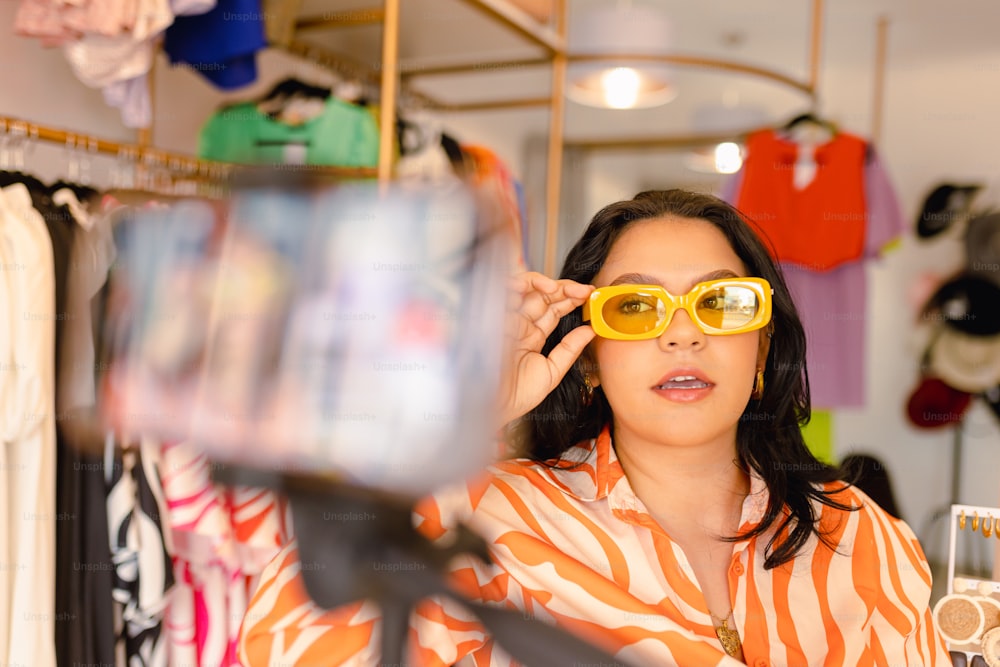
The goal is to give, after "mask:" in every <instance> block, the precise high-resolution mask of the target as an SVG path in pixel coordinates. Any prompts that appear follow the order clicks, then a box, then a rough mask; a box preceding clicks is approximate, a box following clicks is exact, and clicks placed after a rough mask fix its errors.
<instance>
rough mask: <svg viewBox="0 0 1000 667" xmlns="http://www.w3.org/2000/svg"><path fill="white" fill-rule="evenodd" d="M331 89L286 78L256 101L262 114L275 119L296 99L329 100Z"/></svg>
mask: <svg viewBox="0 0 1000 667" xmlns="http://www.w3.org/2000/svg"><path fill="white" fill-rule="evenodd" d="M330 92H331V89H330V88H324V87H322V86H314V85H312V84H308V83H306V82H304V81H302V80H300V79H297V78H295V77H293V76H290V77H286V78H284V79H282V80H281V81H279V82H278V83H276V84H274V86H272V87H271V89H270V90H269V91H267V93H265V94H264V95H263V96H261V97H259V98H257V99H256V100H255V102H256V104H257V108H258V109H259V110H260V111H261V113H266V114H267V115H268V116H271V117H272V118H275V117H276V116H279V115H281V112H282V111H284V109H285V107H286V106H287V105H288V103H289V102H290V101H292V100H294V99H300V100H324V101H325V100H327V99H328V98H329V97H330Z"/></svg>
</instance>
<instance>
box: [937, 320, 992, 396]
mask: <svg viewBox="0 0 1000 667" xmlns="http://www.w3.org/2000/svg"><path fill="white" fill-rule="evenodd" d="M928 370H929V371H930V373H931V374H932V375H934V376H936V377H938V378H940V379H941V380H942V381H944V382H945V383H946V384H948V385H949V386H950V387H952V388H954V389H958V390H960V391H966V392H970V393H979V392H982V391H986V390H987V389H990V388H992V387H995V386H996V385H997V384H1000V336H970V335H969V334H966V333H963V332H961V331H956V330H955V329H951V328H949V327H942V329H941V332H940V333H939V335H938V337H937V340H936V341H935V342H934V344H933V345H932V346H931V349H930V351H929V354H928Z"/></svg>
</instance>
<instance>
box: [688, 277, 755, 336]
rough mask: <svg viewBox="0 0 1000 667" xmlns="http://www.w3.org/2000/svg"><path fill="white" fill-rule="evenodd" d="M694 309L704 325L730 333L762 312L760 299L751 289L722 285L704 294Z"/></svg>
mask: <svg viewBox="0 0 1000 667" xmlns="http://www.w3.org/2000/svg"><path fill="white" fill-rule="evenodd" d="M694 308H695V312H696V313H698V319H700V320H701V321H702V322H703V323H704V324H706V325H708V326H710V327H713V328H715V329H721V330H723V331H730V330H732V329H739V328H740V327H744V326H746V325H748V324H750V322H752V321H753V318H754V317H756V316H757V311H758V310H760V299H759V298H758V297H757V293H756V292H754V291H753V290H752V289H750V288H749V287H743V286H740V285H720V286H718V287H716V288H715V289H712V290H710V291H708V292H705V293H704V294H702V295H701V297H700V298H699V299H698V302H697V303H696V304H695V306H694Z"/></svg>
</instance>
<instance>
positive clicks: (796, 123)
mask: <svg viewBox="0 0 1000 667" xmlns="http://www.w3.org/2000/svg"><path fill="white" fill-rule="evenodd" d="M806 125H812V126H815V127H818V128H820V129H823V130H825V131H827V132H828V133H829V134H830V136H831V137H832V136H836V134H837V132H838V130H837V126H836V125H835V124H834V123H833V122H832V121H829V120H827V119H825V118H822V117H820V116H819V115H817V114H816V113H815V112H814V111H812V110H809V111H806V112H804V113H800V114H798V115H797V116H793V117H792V118H790V119H789V120H788V121H787V122H786V123H785V124H784V125H782V126H781V131H783V132H785V133H791V132H792V131H796V130H799V129H800V128H801V127H803V126H806Z"/></svg>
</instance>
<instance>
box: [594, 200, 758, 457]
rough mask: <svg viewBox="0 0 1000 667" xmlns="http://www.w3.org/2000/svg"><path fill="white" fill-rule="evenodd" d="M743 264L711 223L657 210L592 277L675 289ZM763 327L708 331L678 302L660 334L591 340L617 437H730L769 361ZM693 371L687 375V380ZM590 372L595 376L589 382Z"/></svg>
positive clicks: (723, 440) (737, 270)
mask: <svg viewBox="0 0 1000 667" xmlns="http://www.w3.org/2000/svg"><path fill="white" fill-rule="evenodd" d="M746 275H747V269H746V267H745V266H744V265H743V262H742V261H741V260H740V258H739V256H737V254H736V253H735V252H734V251H733V249H732V247H731V246H730V245H729V241H728V240H727V239H726V237H725V235H724V234H723V233H722V231H720V230H719V229H718V228H717V227H715V226H714V225H712V224H711V223H709V222H706V221H704V220H700V219H690V218H675V217H670V218H657V219H653V220H642V221H639V222H635V223H633V224H632V225H631V226H630V227H628V228H627V229H626V230H625V232H623V233H622V235H621V236H619V237H618V240H617V241H616V242H615V244H614V245H613V246H612V248H611V252H610V253H609V255H608V258H607V261H606V262H605V263H604V266H603V267H602V269H601V271H600V272H599V273H598V274H597V275H596V276H595V277H594V285H595V286H597V287H605V286H608V285H617V284H627V283H644V284H654V285H662V286H663V287H664V288H666V290H667V291H668V292H670V293H671V294H674V295H682V294H687V293H688V292H689V291H690V290H691V288H692V287H694V286H695V285H696V284H697V283H699V282H703V281H705V280H713V279H716V278H726V277H744V276H746ZM765 330H766V329H758V330H756V331H750V332H747V333H742V334H733V335H727V336H710V335H707V334H705V333H703V332H702V331H701V329H699V328H698V326H697V325H696V324H695V323H694V322H693V321H692V320H691V318H690V316H689V315H688V314H687V313H686V312H685V311H683V310H678V311H676V312H675V313H674V316H673V319H672V320H671V322H670V326H669V327H667V330H666V331H665V332H664V333H663V335H661V336H660V337H659V338H653V339H650V340H640V341H619V340H608V339H604V338H596V339H594V341H593V343H591V353H592V355H593V358H594V360H595V361H596V363H597V375H596V378H594V377H593V376H592V383H594V384H597V383H599V384H600V385H601V386H602V387H603V389H604V394H605V396H607V399H608V402H609V403H610V404H611V409H612V412H613V414H614V428H615V439H616V440H617V441H624V440H627V441H633V440H641V441H645V442H650V443H660V444H669V445H677V446H696V445H702V444H712V443H714V444H721V445H732V444H734V443H735V442H736V426H737V424H738V422H739V419H740V416H741V415H742V413H743V410H744V408H746V405H747V402H748V401H749V399H750V393H751V391H752V390H753V383H754V376H755V375H756V372H757V368H758V366H760V367H761V368H763V366H764V362H765V360H766V359H767V350H768V342H767V341H768V339H767V337H766V335H765V334H764V331H765ZM691 378H693V379H691ZM595 380H596V382H595Z"/></svg>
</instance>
